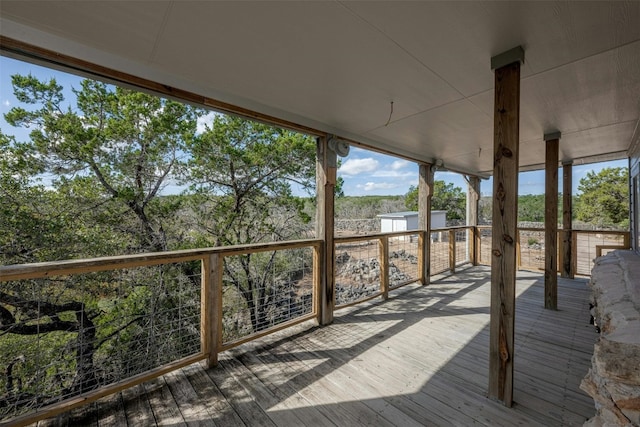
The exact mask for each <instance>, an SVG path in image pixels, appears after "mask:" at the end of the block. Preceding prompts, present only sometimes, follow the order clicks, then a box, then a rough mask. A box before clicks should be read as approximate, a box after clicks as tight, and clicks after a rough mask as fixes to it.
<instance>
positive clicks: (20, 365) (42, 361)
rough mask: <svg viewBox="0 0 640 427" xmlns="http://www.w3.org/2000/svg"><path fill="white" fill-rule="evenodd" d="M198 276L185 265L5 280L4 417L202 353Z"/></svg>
mask: <svg viewBox="0 0 640 427" xmlns="http://www.w3.org/2000/svg"><path fill="white" fill-rule="evenodd" d="M196 264H197V263H196ZM200 280H201V277H200V268H199V266H198V265H194V264H193V263H192V262H185V263H172V264H165V265H156V266H147V267H135V268H127V269H121V270H114V271H101V272H93V273H85V274H76V275H61V276H51V277H45V278H37V279H28V280H19V281H10V282H5V283H3V284H2V297H1V301H2V306H1V307H2V308H1V309H0V311H1V312H2V322H1V331H2V332H1V333H0V366H2V367H3V370H4V373H5V375H4V376H0V389H1V390H3V394H1V395H0V420H6V419H8V418H13V417H16V416H19V415H22V414H24V413H28V412H32V411H38V410H40V409H41V408H43V407H45V406H47V405H50V404H52V403H56V402H59V401H62V400H64V399H68V398H71V397H74V396H77V395H80V394H82V393H86V392H88V391H91V390H94V389H97V388H98V387H104V386H106V385H110V384H115V383H118V382H121V381H123V380H126V379H129V378H131V377H133V376H135V375H138V374H140V373H143V372H146V371H149V370H152V369H155V368H158V367H160V366H163V365H165V364H167V363H170V362H173V361H175V360H179V359H182V358H184V357H187V356H191V355H195V354H198V353H199V352H200V328H199V326H200V325H199V324H200Z"/></svg>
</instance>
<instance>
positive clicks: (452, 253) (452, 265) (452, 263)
mask: <svg viewBox="0 0 640 427" xmlns="http://www.w3.org/2000/svg"><path fill="white" fill-rule="evenodd" d="M449 270H451V272H452V273H455V272H456V230H449Z"/></svg>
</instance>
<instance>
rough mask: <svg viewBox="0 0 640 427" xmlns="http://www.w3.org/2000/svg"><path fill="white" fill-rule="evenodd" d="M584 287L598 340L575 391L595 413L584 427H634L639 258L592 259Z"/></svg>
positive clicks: (638, 387)
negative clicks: (578, 390) (588, 291)
mask: <svg viewBox="0 0 640 427" xmlns="http://www.w3.org/2000/svg"><path fill="white" fill-rule="evenodd" d="M590 286H591V289H592V303H593V304H594V305H595V306H594V308H593V309H592V314H593V316H594V319H595V322H596V324H597V325H598V327H599V328H600V337H599V338H598V341H597V342H596V344H595V346H594V352H593V358H592V362H591V363H592V367H591V369H590V370H589V373H588V374H587V376H586V377H585V378H584V379H583V380H582V384H581V385H580V387H581V388H582V389H583V390H584V391H586V392H587V393H589V394H590V395H591V397H593V400H594V401H595V406H596V410H597V412H596V416H595V417H594V418H592V419H590V420H589V421H587V422H586V423H585V426H640V256H638V255H637V254H635V253H634V252H632V251H614V252H610V253H608V254H607V255H606V256H603V257H600V258H598V259H596V261H595V266H594V268H593V271H592V275H591V281H590Z"/></svg>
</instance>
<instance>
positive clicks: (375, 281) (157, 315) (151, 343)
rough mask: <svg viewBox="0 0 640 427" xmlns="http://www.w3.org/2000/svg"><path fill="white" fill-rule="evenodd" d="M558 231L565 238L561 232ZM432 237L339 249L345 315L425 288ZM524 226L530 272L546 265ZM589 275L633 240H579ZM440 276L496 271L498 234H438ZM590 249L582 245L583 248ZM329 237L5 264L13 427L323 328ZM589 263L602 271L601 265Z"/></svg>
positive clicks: (435, 268)
mask: <svg viewBox="0 0 640 427" xmlns="http://www.w3.org/2000/svg"><path fill="white" fill-rule="evenodd" d="M559 233H562V231H560V232H559ZM425 239H426V233H425V232H423V231H405V232H396V233H385V234H373V235H365V236H350V237H336V238H335V255H336V262H335V271H334V279H335V294H334V295H335V301H334V302H335V307H336V308H342V307H347V306H350V305H353V304H357V303H360V302H363V301H366V300H369V299H372V298H376V297H382V298H383V299H386V298H387V297H388V295H389V292H390V291H393V290H394V289H397V288H400V287H402V286H405V285H407V284H410V283H415V282H420V281H421V279H422V277H423V275H424V270H423V269H424V265H423V263H421V262H420V260H423V259H424V253H423V251H424V249H425V244H424V243H425ZM543 240H544V231H543V230H539V229H526V228H525V229H520V230H519V236H518V240H517V243H518V263H519V265H518V267H519V268H541V269H543V268H544V246H543V245H544V241H543ZM573 242H574V247H576V248H578V249H577V250H574V251H573V254H574V257H575V260H574V265H575V266H576V267H577V269H576V273H577V274H588V270H587V268H590V267H587V266H586V264H585V261H584V259H585V258H587V257H588V258H591V259H592V258H593V257H595V255H596V251H598V250H600V251H602V250H607V249H609V248H613V247H628V244H629V233H628V232H609V231H606V232H605V231H577V230H574V231H573ZM428 244H429V249H430V257H431V258H430V261H431V263H430V273H431V275H432V276H433V275H436V274H440V273H444V272H447V271H448V272H455V270H456V268H457V267H459V266H461V265H463V264H465V263H480V264H488V263H490V260H491V253H490V248H491V228H490V227H486V226H480V227H470V226H467V227H453V228H442V229H434V230H432V231H431V234H430V236H429V242H428ZM576 244H577V245H576ZM322 245H323V242H322V241H321V240H318V239H311V240H300V241H290V242H277V243H269V244H256V245H246V246H232V247H220V248H209V249H197V250H185V251H176V252H166V253H153V254H139V255H127V256H117V257H106V258H97V259H89V260H72V261H59V262H48V263H39V264H25V265H12V266H2V267H0V286H1V290H0V292H1V293H2V299H1V301H0V315H1V317H0V369H2V370H3V373H4V375H3V376H0V424H4V423H11V424H12V425H26V424H30V423H32V422H34V421H37V420H39V419H43V418H47V417H51V416H53V415H55V414H57V413H60V412H63V411H66V410H69V409H71V408H73V407H76V406H79V405H80V404H84V403H88V402H90V401H93V400H96V399H98V398H100V397H102V396H106V395H108V394H111V393H115V392H118V391H120V390H123V389H125V388H128V387H131V386H133V385H136V384H139V383H141V382H144V381H147V380H149V379H152V378H155V377H158V376H160V375H163V374H165V373H167V372H170V371H172V370H175V369H179V368H181V367H183V366H186V365H188V364H191V363H194V362H196V361H204V362H205V363H207V364H208V365H214V364H215V363H216V362H217V355H218V353H219V352H221V351H224V350H226V349H229V348H232V347H234V346H236V345H239V344H242V343H244V342H247V341H250V340H253V339H256V338H258V337H262V336H264V335H267V334H270V333H273V332H275V331H277V330H281V329H284V328H288V327H290V326H293V325H294V324H297V323H300V322H303V321H307V320H311V319H317V320H319V319H320V318H319V310H320V302H319V300H320V299H319V295H320V283H321V281H322V276H321V274H322V272H321V271H320V268H319V263H320V257H321V256H322V255H321V254H322V253H323V250H322ZM588 265H589V266H590V261H589V262H588Z"/></svg>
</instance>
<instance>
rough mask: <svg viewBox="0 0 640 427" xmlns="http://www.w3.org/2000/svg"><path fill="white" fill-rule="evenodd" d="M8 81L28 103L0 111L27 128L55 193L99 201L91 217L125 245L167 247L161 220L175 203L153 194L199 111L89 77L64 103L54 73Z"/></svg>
mask: <svg viewBox="0 0 640 427" xmlns="http://www.w3.org/2000/svg"><path fill="white" fill-rule="evenodd" d="M12 82H13V86H14V93H15V95H16V97H17V99H18V100H19V101H20V102H22V103H23V104H25V106H26V107H30V108H24V107H14V108H12V109H11V110H10V111H9V112H8V113H7V114H6V115H5V119H6V120H7V122H8V123H9V124H11V125H13V126H21V127H27V128H30V129H31V133H30V137H31V141H30V142H28V143H25V144H23V148H24V152H23V155H25V156H29V157H31V158H32V159H37V160H38V162H39V166H40V169H41V171H42V172H46V173H50V174H52V175H53V176H55V177H56V179H55V180H54V182H53V186H54V188H55V189H57V190H59V191H60V192H61V193H66V194H69V195H70V196H72V197H73V196H75V195H78V193H82V196H81V197H82V198H83V199H84V198H86V197H87V196H88V197H89V198H90V199H92V202H93V203H94V204H100V205H101V206H103V207H104V208H105V209H106V210H103V211H102V213H103V215H98V216H97V219H98V220H99V221H97V222H100V223H101V224H104V223H105V222H107V223H108V222H111V223H110V224H109V225H111V226H114V227H116V226H117V227H119V228H121V231H123V232H126V233H127V234H128V235H129V237H130V238H132V241H131V242H130V243H129V244H130V247H129V249H128V251H149V250H155V251H162V250H167V248H168V242H167V235H166V230H165V222H166V221H168V220H170V219H171V218H172V217H173V214H174V212H175V208H176V207H175V206H166V205H165V206H163V205H162V204H163V201H161V200H160V199H159V198H158V197H157V196H158V193H159V191H160V190H161V189H162V188H163V186H164V185H166V184H167V182H168V180H169V178H171V177H172V176H174V175H175V174H176V172H177V170H178V168H179V167H180V165H181V161H180V154H181V152H182V151H183V150H184V148H185V144H186V143H187V142H188V141H189V140H190V139H192V138H193V136H194V134H195V130H196V119H197V117H198V115H199V114H200V113H199V112H198V111H197V110H195V109H193V108H191V107H188V106H186V105H184V104H180V103H177V102H173V101H167V100H163V99H161V98H158V97H155V96H151V95H147V94H143V93H139V92H134V91H131V90H128V89H123V88H113V87H111V86H108V85H106V84H104V83H100V82H96V81H92V80H83V81H82V83H81V88H80V89H74V90H73V92H74V94H75V96H76V99H77V102H76V106H75V108H71V107H67V108H65V107H64V96H63V92H62V89H63V88H62V87H61V86H60V85H58V84H57V83H56V81H55V80H53V79H52V80H50V81H49V82H42V81H40V80H38V79H37V78H35V77H33V76H19V75H15V76H12ZM79 198H80V197H79ZM105 205H108V206H105ZM106 211H108V213H104V212H106ZM114 213H115V215H114Z"/></svg>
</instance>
